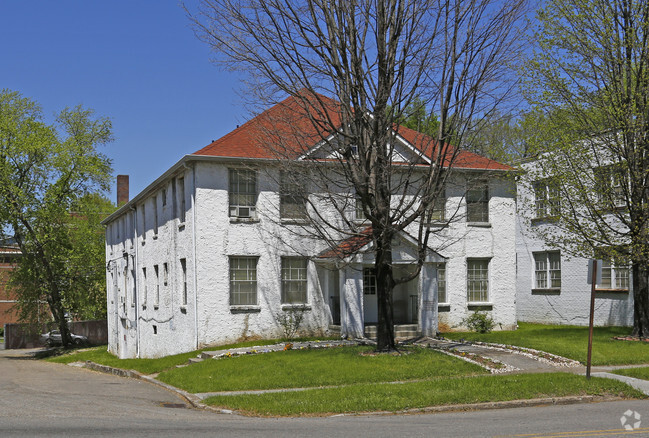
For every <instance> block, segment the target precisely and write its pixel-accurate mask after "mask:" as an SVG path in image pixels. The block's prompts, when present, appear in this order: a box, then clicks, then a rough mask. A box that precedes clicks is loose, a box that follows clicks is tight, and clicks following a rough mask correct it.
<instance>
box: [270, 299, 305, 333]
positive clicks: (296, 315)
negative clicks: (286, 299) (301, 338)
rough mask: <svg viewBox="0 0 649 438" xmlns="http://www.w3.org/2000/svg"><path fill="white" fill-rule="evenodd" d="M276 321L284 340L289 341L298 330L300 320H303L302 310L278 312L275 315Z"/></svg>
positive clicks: (298, 308)
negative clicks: (282, 332)
mask: <svg viewBox="0 0 649 438" xmlns="http://www.w3.org/2000/svg"><path fill="white" fill-rule="evenodd" d="M276 319H277V322H278V323H279V325H280V326H281V327H282V330H283V331H284V339H285V340H287V341H290V340H291V339H293V338H294V337H295V335H297V333H298V331H299V330H300V324H302V320H303V319H304V309H303V308H300V307H294V308H291V309H287V310H283V311H280V312H279V313H277V315H276Z"/></svg>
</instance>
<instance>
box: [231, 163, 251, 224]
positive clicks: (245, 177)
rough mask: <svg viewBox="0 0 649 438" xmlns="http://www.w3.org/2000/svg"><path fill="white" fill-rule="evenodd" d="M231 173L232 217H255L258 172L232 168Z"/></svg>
mask: <svg viewBox="0 0 649 438" xmlns="http://www.w3.org/2000/svg"><path fill="white" fill-rule="evenodd" d="M229 174H230V186H229V197H230V217H239V218H250V217H254V216H255V205H256V204H257V172H255V171H254V170H245V169H230V170H229Z"/></svg>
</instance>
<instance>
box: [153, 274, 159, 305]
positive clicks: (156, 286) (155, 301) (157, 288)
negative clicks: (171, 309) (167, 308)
mask: <svg viewBox="0 0 649 438" xmlns="http://www.w3.org/2000/svg"><path fill="white" fill-rule="evenodd" d="M153 273H154V274H155V300H153V305H154V306H155V307H158V306H159V305H160V269H159V267H158V265H153Z"/></svg>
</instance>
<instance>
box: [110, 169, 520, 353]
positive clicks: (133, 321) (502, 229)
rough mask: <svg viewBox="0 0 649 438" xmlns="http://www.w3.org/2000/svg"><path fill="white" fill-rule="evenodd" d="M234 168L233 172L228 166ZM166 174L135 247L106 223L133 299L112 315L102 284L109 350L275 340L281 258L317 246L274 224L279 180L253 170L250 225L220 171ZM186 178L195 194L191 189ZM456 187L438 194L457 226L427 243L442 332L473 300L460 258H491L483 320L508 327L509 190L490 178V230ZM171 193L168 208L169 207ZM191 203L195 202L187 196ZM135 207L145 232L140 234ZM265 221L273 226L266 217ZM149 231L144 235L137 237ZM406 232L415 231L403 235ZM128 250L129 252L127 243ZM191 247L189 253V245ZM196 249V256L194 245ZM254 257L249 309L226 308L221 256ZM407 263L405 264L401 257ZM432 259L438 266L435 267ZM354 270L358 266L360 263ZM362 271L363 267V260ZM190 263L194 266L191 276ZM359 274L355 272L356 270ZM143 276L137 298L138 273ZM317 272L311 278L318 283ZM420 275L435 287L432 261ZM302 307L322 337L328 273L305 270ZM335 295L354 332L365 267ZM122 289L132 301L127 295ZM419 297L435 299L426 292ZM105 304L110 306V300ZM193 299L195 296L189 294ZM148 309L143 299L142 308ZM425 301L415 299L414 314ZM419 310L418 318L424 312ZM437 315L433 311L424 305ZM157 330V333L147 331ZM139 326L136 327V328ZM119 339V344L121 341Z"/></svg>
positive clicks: (345, 278)
mask: <svg viewBox="0 0 649 438" xmlns="http://www.w3.org/2000/svg"><path fill="white" fill-rule="evenodd" d="M230 166H231V164H230ZM175 172H176V173H174V174H173V175H169V178H165V179H164V180H162V181H158V183H157V186H155V187H152V188H151V187H150V188H149V189H148V190H149V191H148V192H147V196H146V197H144V196H141V195H138V197H136V202H135V203H134V204H135V210H134V211H130V212H129V213H128V214H126V216H130V218H131V219H130V221H131V222H133V221H134V220H135V218H137V220H138V221H139V222H138V224H137V227H136V226H135V224H134V223H131V225H130V229H131V234H130V236H131V237H132V236H133V233H134V232H135V229H137V237H136V238H135V239H131V240H126V242H125V234H126V233H125V232H122V233H121V234H120V236H117V235H113V234H111V233H114V230H115V227H117V226H118V224H119V223H120V222H121V221H122V218H117V219H116V220H113V221H112V222H111V223H109V224H108V227H107V236H108V237H107V260H109V261H111V260H112V262H111V264H110V265H109V271H108V277H109V278H110V276H111V274H112V273H113V272H118V274H117V275H118V276H119V275H120V274H119V269H121V268H120V267H121V266H122V264H123V263H125V262H124V260H126V259H123V258H120V257H122V252H123V251H124V248H126V251H127V252H128V254H129V256H128V260H129V266H136V268H135V270H134V271H133V272H132V274H131V275H134V277H135V280H134V281H133V280H132V279H131V280H130V283H132V286H131V289H133V290H135V289H134V287H135V285H137V296H136V299H137V303H136V305H135V306H132V307H130V303H129V306H127V309H126V312H122V313H120V312H119V311H118V310H119V309H116V304H115V303H116V301H115V296H116V293H121V292H115V291H113V292H112V293H111V291H110V286H109V299H108V300H109V302H108V306H109V309H108V310H109V315H115V314H117V317H116V318H114V317H113V316H109V333H112V334H110V335H109V344H110V345H109V349H110V351H112V352H114V353H116V354H118V355H119V356H120V357H135V356H136V355H139V356H140V357H157V356H163V355H169V354H175V353H180V352H184V351H190V350H192V349H195V348H197V347H202V346H205V345H210V344H224V343H230V342H236V341H239V340H242V339H255V338H267V337H279V336H281V335H282V328H281V325H280V324H279V322H278V321H277V318H276V316H277V314H278V313H279V312H282V305H281V303H280V301H281V296H280V290H281V277H280V267H281V257H282V256H295V255H300V254H305V253H306V254H309V255H311V256H314V255H317V254H319V253H320V252H321V251H323V250H324V249H325V247H324V244H323V243H322V242H319V241H314V240H313V239H311V238H307V237H299V236H298V235H297V234H296V233H295V232H291V227H293V229H294V230H299V228H300V225H289V226H280V224H279V223H278V222H277V220H276V219H277V205H278V203H279V196H278V194H277V187H276V181H277V176H276V175H274V176H273V175H272V172H273V170H272V169H271V170H270V175H269V174H266V173H265V172H263V171H260V172H259V173H258V189H259V198H258V202H257V211H258V213H259V214H258V219H257V220H252V221H239V220H235V219H231V218H230V217H229V212H228V164H226V163H223V162H219V161H217V160H214V161H191V162H190V164H189V166H188V167H180V168H178V169H176V171H175ZM180 176H183V177H184V181H185V183H184V186H185V193H184V195H185V200H186V220H185V222H184V223H180V220H179V213H178V211H174V209H173V205H174V202H173V200H172V197H173V186H172V181H173V180H176V185H177V179H178V177H180ZM194 181H195V188H194ZM456 183H457V184H456V185H454V186H449V187H448V189H447V196H448V204H447V210H448V212H449V213H448V215H451V214H452V212H453V211H454V210H455V209H456V207H458V208H457V209H458V211H460V215H459V216H458V218H457V222H454V223H452V224H451V225H450V227H449V228H448V229H446V230H444V231H442V232H441V233H440V235H439V236H438V237H436V238H434V239H433V241H432V242H431V245H430V246H431V248H434V249H437V250H438V252H439V253H440V254H441V255H442V256H444V257H446V258H447V259H448V262H447V295H448V297H449V299H448V305H447V306H445V307H440V309H441V312H440V314H439V326H440V329H443V330H444V329H461V328H463V327H462V324H461V323H462V320H463V319H464V318H466V317H467V316H468V315H470V314H471V312H472V311H473V310H472V307H471V306H470V304H471V303H468V302H467V299H466V297H467V293H466V258H467V257H474V258H489V259H490V263H489V302H488V303H480V304H481V305H484V306H487V308H488V309H489V312H490V314H491V315H492V317H493V318H494V319H495V320H496V322H497V323H498V326H497V327H496V329H500V328H502V329H513V328H515V326H516V313H515V308H516V306H515V263H516V260H515V241H514V237H515V232H514V229H515V224H514V215H515V202H514V191H513V189H512V184H511V183H510V182H508V181H507V180H505V179H493V180H492V181H491V182H490V189H489V190H490V200H489V216H490V223H489V225H488V226H469V225H467V224H466V221H465V219H464V217H463V214H464V211H465V204H464V198H463V196H464V192H465V189H466V186H467V182H466V181H465V180H464V179H463V177H461V176H460V177H458V179H457V181H456ZM163 189H164V190H166V192H167V205H166V206H163V205H162V198H161V196H162V190H163ZM152 196H156V197H157V202H156V204H155V205H157V211H158V233H157V236H154V233H153V218H154V202H153V200H152ZM178 196H179V194H177V199H176V205H178ZM193 197H195V199H194V198H193ZM142 211H144V212H145V215H144V217H145V221H146V227H143V225H142V223H141V221H142V215H141V213H142ZM273 217H274V219H273ZM145 230H146V231H145ZM412 234H413V235H416V233H415V231H414V230H412ZM133 242H135V244H133ZM194 245H195V246H194ZM194 248H195V249H194ZM406 253H407V251H405V250H404V251H401V250H398V251H397V253H396V256H397V257H402V258H405V257H406V256H407V254H406ZM230 256H254V257H258V264H257V288H258V289H257V296H258V303H257V305H256V306H252V307H250V308H245V309H242V308H232V307H231V306H230V304H229V290H230V280H229V257H230ZM181 258H185V259H186V260H187V278H188V290H189V294H188V295H189V297H188V303H187V305H186V306H183V305H182V303H181V297H182V292H181V291H182V287H181V283H182V282H181V281H180V277H181V275H180V263H179V260H180V259H181ZM404 261H407V260H404ZM437 261H438V260H437ZM359 262H360V261H359ZM164 263H167V264H168V267H169V279H168V284H167V285H166V286H164V285H163V284H161V291H160V302H159V305H158V306H157V307H156V306H155V305H154V293H155V274H154V269H153V266H154V265H158V266H159V270H160V276H161V277H162V275H163V266H164ZM361 263H363V262H361ZM194 266H195V267H196V269H194ZM359 266H362V264H361V265H359ZM143 267H146V270H147V282H146V283H147V287H146V300H145V297H144V290H145V289H144V278H143V275H142V268H143ZM318 270H320V275H318ZM425 270H426V278H425V279H424V280H420V281H419V284H422V285H425V286H424V287H427V288H435V287H436V284H437V283H436V272H435V269H434V267H433V265H432V264H428V265H427V266H426V267H425ZM308 278H309V281H308V300H307V301H308V302H307V310H306V312H305V320H304V323H303V328H304V331H303V332H304V334H324V333H326V332H327V330H328V327H329V324H330V322H331V312H330V309H329V296H328V294H329V291H328V290H327V289H326V288H325V287H324V286H323V284H321V282H322V281H325V282H327V283H328V282H330V281H334V280H333V279H334V278H335V276H333V275H325V274H323V272H322V267H321V268H318V267H317V266H316V265H315V264H314V263H313V262H309V264H308ZM337 278H338V281H339V282H340V294H341V300H340V301H341V320H342V321H341V326H342V330H343V333H342V334H343V335H345V336H352V337H357V336H362V335H363V316H362V315H363V307H362V306H363V299H362V270H361V269H359V268H358V266H356V269H354V266H352V265H348V266H346V267H342V270H341V271H340V272H339V275H338V276H337ZM128 293H131V294H132V293H133V291H131V292H127V294H128ZM426 296H427V299H426V301H428V302H429V303H430V302H433V305H436V304H437V303H436V302H435V299H434V298H431V297H430V293H428V294H427V295H426ZM111 297H113V299H111ZM195 297H197V299H196V298H195ZM145 301H146V302H145ZM421 304H422V303H420V306H421ZM421 310H422V309H421V307H420V311H421ZM428 311H429V314H430V312H431V311H432V314H433V315H434V314H435V313H436V309H428ZM154 326H155V331H156V333H155V334H154ZM136 327H137V330H136ZM436 329H437V321H434V322H433V323H432V324H430V325H427V326H426V330H427V332H430V333H432V332H434V331H435V330H436ZM124 335H126V340H124Z"/></svg>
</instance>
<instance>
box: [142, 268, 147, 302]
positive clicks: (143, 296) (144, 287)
mask: <svg viewBox="0 0 649 438" xmlns="http://www.w3.org/2000/svg"><path fill="white" fill-rule="evenodd" d="M146 297H147V284H146V268H142V307H146Z"/></svg>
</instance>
